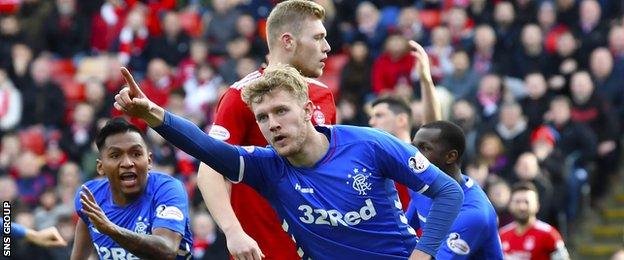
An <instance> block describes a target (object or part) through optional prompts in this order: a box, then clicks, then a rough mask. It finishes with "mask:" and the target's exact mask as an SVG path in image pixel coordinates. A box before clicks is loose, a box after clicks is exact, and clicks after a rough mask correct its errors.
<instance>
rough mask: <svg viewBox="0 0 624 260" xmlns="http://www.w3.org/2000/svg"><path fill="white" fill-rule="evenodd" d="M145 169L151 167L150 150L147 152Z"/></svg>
mask: <svg viewBox="0 0 624 260" xmlns="http://www.w3.org/2000/svg"><path fill="white" fill-rule="evenodd" d="M147 169H148V170H151V169H152V152H147Z"/></svg>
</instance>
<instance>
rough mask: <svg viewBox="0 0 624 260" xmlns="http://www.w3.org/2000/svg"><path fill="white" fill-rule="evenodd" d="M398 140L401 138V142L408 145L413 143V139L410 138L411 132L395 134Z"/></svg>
mask: <svg viewBox="0 0 624 260" xmlns="http://www.w3.org/2000/svg"><path fill="white" fill-rule="evenodd" d="M395 136H396V138H399V139H400V140H401V141H403V142H406V143H408V144H411V143H412V137H411V136H410V132H409V131H399V132H398V133H396V134H395Z"/></svg>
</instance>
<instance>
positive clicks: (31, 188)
mask: <svg viewBox="0 0 624 260" xmlns="http://www.w3.org/2000/svg"><path fill="white" fill-rule="evenodd" d="M41 166H42V162H41V159H40V158H38V157H37V155H35V154H34V153H33V152H31V151H25V152H23V153H22V154H20V156H19V157H18V158H17V161H16V162H15V170H16V178H17V188H18V191H19V196H20V200H21V201H22V202H24V203H25V204H26V205H28V206H30V207H31V208H34V207H35V206H36V205H37V203H38V202H39V196H40V195H41V194H42V193H43V191H45V190H46V189H48V188H52V187H54V177H52V176H51V175H50V174H49V173H47V172H42V171H41Z"/></svg>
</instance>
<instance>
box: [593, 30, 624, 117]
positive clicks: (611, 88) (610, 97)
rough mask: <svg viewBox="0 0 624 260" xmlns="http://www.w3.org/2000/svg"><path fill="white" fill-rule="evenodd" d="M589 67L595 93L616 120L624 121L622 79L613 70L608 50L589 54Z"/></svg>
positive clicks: (623, 84)
mask: <svg viewBox="0 0 624 260" xmlns="http://www.w3.org/2000/svg"><path fill="white" fill-rule="evenodd" d="M623 40H624V39H623ZM589 67H590V69H591V75H592V79H593V84H594V85H595V87H596V93H597V94H598V96H600V97H601V98H602V99H603V100H606V101H608V102H609V104H610V105H611V108H612V109H611V110H612V111H613V112H614V113H615V117H616V118H618V119H620V121H622V120H624V91H622V90H623V89H624V77H622V74H620V73H618V72H617V71H616V70H615V69H614V67H613V57H612V56H611V53H610V52H609V49H607V48H605V47H600V48H597V49H595V50H594V51H593V52H592V53H591V56H590V66H589ZM622 72H623V73H624V71H622Z"/></svg>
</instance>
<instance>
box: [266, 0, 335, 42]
mask: <svg viewBox="0 0 624 260" xmlns="http://www.w3.org/2000/svg"><path fill="white" fill-rule="evenodd" d="M308 18H312V19H319V20H323V19H324V18H325V9H324V8H323V6H321V5H319V4H317V3H315V2H312V1H309V0H289V1H284V2H281V3H279V4H277V5H276V6H275V8H273V10H272V11H271V14H269V18H267V41H268V43H269V49H270V48H271V46H272V45H273V42H275V41H276V40H277V39H278V38H279V36H280V34H282V33H284V32H286V31H288V32H290V33H293V34H295V35H296V34H298V33H299V32H300V31H301V23H302V22H303V21H304V20H306V19H308Z"/></svg>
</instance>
